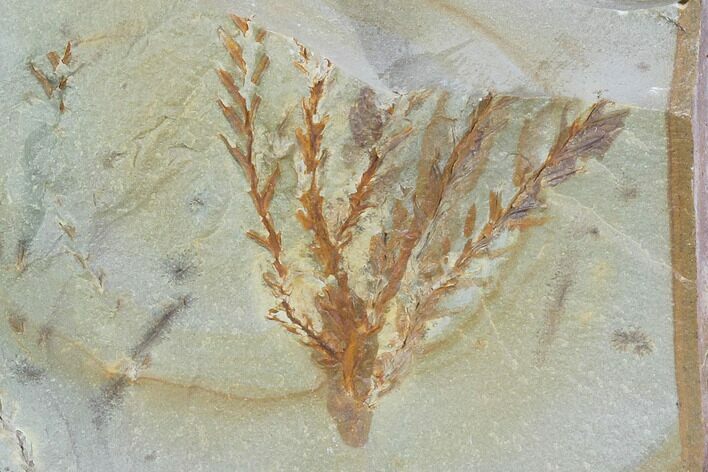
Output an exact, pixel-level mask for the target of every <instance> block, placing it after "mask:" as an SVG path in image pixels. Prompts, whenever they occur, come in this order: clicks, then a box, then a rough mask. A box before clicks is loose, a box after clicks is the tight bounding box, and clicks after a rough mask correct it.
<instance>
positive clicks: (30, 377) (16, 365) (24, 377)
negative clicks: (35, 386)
mask: <svg viewBox="0 0 708 472" xmlns="http://www.w3.org/2000/svg"><path fill="white" fill-rule="evenodd" d="M10 371H11V372H12V374H13V375H14V376H15V378H16V379H17V381H18V382H20V383H21V384H28V383H37V382H40V381H41V380H42V379H43V378H44V377H45V376H46V374H47V373H46V371H45V370H44V369H42V368H41V367H38V366H36V365H34V364H32V363H31V362H30V361H29V360H28V359H26V358H24V357H21V358H17V359H15V361H14V362H13V363H12V364H11V365H10Z"/></svg>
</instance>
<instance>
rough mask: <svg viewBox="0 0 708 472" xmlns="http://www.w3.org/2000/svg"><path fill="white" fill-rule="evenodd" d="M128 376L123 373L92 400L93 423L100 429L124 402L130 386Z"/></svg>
mask: <svg viewBox="0 0 708 472" xmlns="http://www.w3.org/2000/svg"><path fill="white" fill-rule="evenodd" d="M128 380H129V379H128V377H127V376H125V375H121V376H119V377H116V378H115V379H113V380H111V381H110V382H109V383H108V384H106V385H104V386H103V387H102V388H101V391H100V392H99V394H98V396H96V397H95V398H92V399H91V401H90V406H91V409H92V410H93V412H94V416H93V420H92V421H93V424H94V426H96V428H97V429H100V428H101V427H102V426H103V425H104V424H105V423H106V422H107V421H108V420H109V419H110V418H111V415H112V414H113V411H114V410H116V409H117V408H119V407H120V406H121V405H122V404H123V394H124V393H125V388H126V387H127V386H128Z"/></svg>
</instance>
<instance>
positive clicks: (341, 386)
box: [217, 15, 627, 446]
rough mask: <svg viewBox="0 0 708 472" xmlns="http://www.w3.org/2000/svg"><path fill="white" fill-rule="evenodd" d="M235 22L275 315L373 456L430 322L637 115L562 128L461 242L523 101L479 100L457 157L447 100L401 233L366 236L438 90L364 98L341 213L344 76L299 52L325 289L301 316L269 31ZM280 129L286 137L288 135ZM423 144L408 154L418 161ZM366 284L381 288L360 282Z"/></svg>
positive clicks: (305, 182)
mask: <svg viewBox="0 0 708 472" xmlns="http://www.w3.org/2000/svg"><path fill="white" fill-rule="evenodd" d="M231 19H232V22H233V25H234V27H235V31H236V32H237V33H236V35H232V34H229V33H228V32H227V31H226V30H225V29H220V30H219V35H220V37H221V41H222V43H223V44H224V47H225V48H226V51H227V52H228V55H229V56H230V59H231V62H232V63H233V66H234V67H233V70H232V71H228V70H226V69H218V70H217V74H218V77H219V80H220V81H221V84H222V85H223V87H224V89H225V90H226V92H227V93H228V95H229V97H230V101H229V102H228V103H227V102H225V101H223V100H218V102H217V103H218V106H219V107H220V108H221V111H222V113H223V115H224V117H225V118H226V120H227V121H228V123H229V124H230V125H231V129H232V131H233V132H234V134H235V140H234V141H232V140H230V139H229V138H227V137H226V136H224V135H220V137H221V140H222V141H223V142H224V144H225V146H226V148H227V150H228V152H229V153H230V154H231V156H232V157H233V159H234V161H235V162H236V163H237V164H238V166H239V167H240V168H241V170H242V172H243V174H244V176H245V179H246V183H247V186H248V189H249V190H248V193H249V195H250V197H251V201H252V203H253V206H254V208H255V211H256V213H257V215H258V217H259V219H260V223H261V226H262V229H261V230H260V231H255V230H251V231H248V232H247V236H248V238H250V239H251V240H253V241H254V242H255V243H256V244H258V245H259V246H261V247H262V248H263V249H265V250H266V251H267V253H268V254H269V256H270V265H271V268H272V269H271V270H268V271H266V272H265V273H264V275H263V280H264V282H265V284H266V286H267V287H268V288H269V289H270V291H271V293H272V295H273V297H274V299H275V300H276V304H275V306H274V307H273V308H272V309H271V310H270V311H269V313H268V315H267V317H268V318H269V319H271V320H273V321H275V322H277V323H279V324H280V325H281V326H282V327H283V328H285V329H286V330H287V331H289V332H291V333H293V334H295V335H296V336H297V337H298V338H299V339H300V341H301V342H303V343H304V344H305V345H307V346H308V347H310V348H312V349H313V351H314V352H315V353H316V356H315V359H316V360H317V362H318V363H319V365H320V366H322V368H323V369H324V370H325V372H326V373H327V374H328V377H329V379H330V382H329V397H328V402H327V403H328V409H329V411H330V413H331V415H332V417H333V419H334V421H335V423H336V424H337V427H338V429H339V432H340V434H341V435H342V438H343V439H344V441H345V442H346V443H347V444H349V445H352V446H363V445H364V444H365V443H366V440H367V437H368V433H369V428H370V423H371V414H372V411H373V408H374V406H375V404H376V402H377V399H378V398H379V397H380V396H381V395H383V394H384V393H386V392H388V391H390V390H391V388H392V387H393V386H394V385H395V384H396V383H397V382H399V381H400V380H401V378H402V376H403V374H404V373H405V372H406V369H407V367H408V366H409V365H410V363H411V361H412V359H413V357H414V355H415V354H416V353H420V352H421V349H420V348H421V347H422V343H423V341H424V339H425V335H426V332H427V328H428V326H429V322H431V321H433V320H435V319H438V318H440V317H441V316H445V315H447V314H451V312H450V310H446V309H444V308H442V306H443V305H444V304H442V303H441V302H442V301H443V300H444V299H445V297H447V296H449V295H450V294H452V293H454V292H455V291H456V290H459V289H461V288H462V287H463V286H465V283H466V280H465V278H466V277H468V274H469V273H470V271H471V270H472V268H473V265H474V264H475V261H481V260H482V259H485V258H493V257H495V254H496V249H498V248H495V245H498V244H499V243H498V241H500V240H502V239H503V238H500V236H501V235H502V234H503V233H505V232H511V231H523V230H526V229H529V228H532V227H534V226H537V225H541V224H544V222H545V220H544V219H543V218H539V217H538V216H537V215H538V214H539V213H540V212H541V211H542V210H543V208H544V207H545V203H544V202H545V199H544V190H545V189H547V188H549V187H553V186H556V185H558V184H560V183H562V182H564V181H566V180H567V179H569V178H570V177H572V176H573V175H575V174H576V173H578V172H579V171H580V170H581V169H582V164H583V162H584V161H586V160H587V159H589V158H591V157H596V158H598V159H600V158H602V157H603V156H604V154H605V153H606V152H607V150H608V149H609V148H610V146H611V145H612V143H613V141H614V140H615V138H616V137H617V135H618V133H619V132H620V131H621V130H622V128H623V126H624V120H625V118H626V116H627V111H626V110H617V109H612V107H611V106H610V104H609V102H607V101H600V102H598V103H596V104H594V105H592V106H591V107H590V108H589V109H587V110H586V111H585V112H583V113H582V114H581V115H579V116H578V117H577V118H575V120H574V121H572V123H570V124H569V125H561V129H560V130H559V132H558V135H557V138H556V141H555V143H554V144H553V146H552V147H551V149H550V150H549V151H548V154H547V155H546V158H545V159H544V160H543V161H542V162H541V163H540V164H538V165H537V166H535V167H534V165H533V164H532V163H531V162H530V160H529V159H527V158H526V157H524V156H522V155H520V156H519V158H518V160H517V163H516V169H515V171H514V175H513V176H511V181H512V182H513V184H514V185H515V188H516V190H515V192H514V194H513V195H512V196H511V198H509V199H508V200H506V201H505V199H504V198H503V196H502V195H501V193H500V192H494V191H493V192H490V193H489V194H488V198H487V203H486V205H488V209H487V212H486V221H485V222H483V223H481V222H480V223H478V209H477V207H476V206H474V205H472V206H471V207H469V208H466V209H463V210H464V211H463V212H462V213H463V216H464V218H463V219H464V221H463V222H462V223H461V228H459V234H457V235H453V234H451V233H450V231H449V230H448V227H449V226H450V225H448V224H447V223H448V220H447V219H446V216H445V214H446V213H447V212H448V210H449V209H450V208H453V207H459V205H460V202H461V201H462V200H463V199H462V198H460V197H461V196H464V195H467V194H470V193H471V192H474V191H475V189H476V187H477V181H478V179H479V177H480V175H481V174H482V173H483V172H484V169H485V166H486V165H487V162H488V160H489V153H490V149H491V147H492V144H493V142H494V137H495V136H496V135H497V133H498V131H499V130H501V129H502V128H503V127H504V126H505V125H506V122H507V118H508V113H509V109H510V105H511V104H512V102H513V101H514V99H513V98H511V97H502V96H496V95H494V94H491V93H490V94H488V95H487V96H486V97H484V98H483V99H481V100H480V101H479V102H478V103H477V104H476V106H475V108H474V110H473V112H472V113H471V114H470V117H469V120H468V122H467V125H466V127H465V128H464V130H463V132H462V133H461V135H460V136H457V137H456V138H455V139H454V143H453V144H452V145H451V148H450V149H449V150H448V151H447V152H445V151H443V150H442V149H444V146H443V145H441V144H440V141H442V140H445V139H446V138H448V137H450V136H451V135H454V133H455V126H456V125H455V122H454V121H453V120H450V119H449V118H447V117H446V114H445V107H446V104H447V96H446V95H445V94H442V95H440V96H439V100H438V103H437V106H436V107H435V108H436V109H435V113H434V116H433V118H432V119H431V121H430V123H429V124H428V125H427V126H426V127H425V129H424V130H423V131H424V134H423V136H422V143H423V144H422V146H421V148H420V153H421V155H420V157H419V159H418V161H419V165H418V174H417V180H416V183H415V186H414V188H412V189H408V190H406V191H403V192H402V193H403V195H404V197H403V198H401V199H397V200H395V202H394V205H393V209H392V212H391V213H392V214H391V218H390V220H391V223H390V227H389V228H387V229H386V228H381V230H380V231H378V232H376V233H375V234H374V235H373V236H367V234H369V233H367V231H365V230H364V228H363V225H362V218H363V217H364V216H365V215H366V214H367V212H368V211H369V210H370V209H371V208H372V207H374V206H376V205H377V202H379V201H381V200H382V199H385V197H386V195H385V193H386V192H385V190H383V191H382V188H384V187H385V185H381V182H384V181H385V180H384V175H388V177H387V178H389V179H390V176H391V173H390V172H388V173H387V172H386V171H384V168H385V167H386V166H387V163H388V162H389V161H390V160H391V159H394V157H393V154H394V153H395V152H398V150H400V149H401V148H403V146H402V143H404V142H406V141H407V139H408V138H409V137H410V136H412V135H413V134H415V130H414V128H413V126H412V125H411V124H410V122H409V121H408V117H409V116H410V115H411V114H412V113H414V112H415V110H416V109H418V108H419V107H420V106H421V105H422V104H424V103H425V102H427V101H428V98H429V97H430V96H431V95H432V93H431V92H430V91H422V92H415V93H411V94H409V96H406V97H402V98H400V99H398V100H397V101H396V102H394V103H393V105H391V106H389V107H387V108H385V107H380V106H379V105H377V103H376V94H375V93H374V92H373V91H372V90H371V89H368V88H365V89H362V92H361V94H360V97H359V101H358V102H357V103H356V104H355V105H354V106H353V107H352V110H351V112H350V114H349V123H350V129H351V131H352V140H353V142H354V144H355V145H356V148H357V149H361V150H362V155H365V156H366V163H365V165H364V166H363V170H362V172H361V174H360V175H359V176H358V178H357V180H356V186H355V187H354V190H353V192H352V193H351V194H350V195H349V196H348V202H347V204H346V208H345V209H344V210H343V211H341V212H339V214H338V215H336V216H335V215H333V214H332V213H334V212H333V211H331V210H330V208H331V205H328V202H327V201H326V200H325V197H324V196H323V193H322V183H321V180H322V178H323V175H324V173H323V170H324V169H325V166H327V162H328V161H329V160H332V159H337V158H339V157H340V156H333V155H332V154H331V151H330V150H329V149H326V148H325V145H324V143H325V135H326V133H327V132H328V129H330V128H329V124H330V116H329V115H328V114H327V113H324V112H323V111H322V110H323V103H324V102H325V100H326V98H327V91H328V89H329V87H330V83H331V82H332V80H333V76H334V69H333V66H332V64H331V63H330V62H329V61H328V60H327V59H318V58H315V57H314V56H313V54H312V53H311V52H310V51H309V50H308V49H307V48H306V47H305V46H303V45H301V44H300V43H297V42H295V44H296V46H297V48H298V56H297V60H296V61H295V62H294V65H295V67H296V68H297V70H299V71H300V72H301V73H302V74H303V75H304V77H305V80H306V81H307V84H308V88H307V93H306V94H305V95H304V96H303V97H302V99H301V103H300V109H301V116H302V124H301V125H300V126H299V127H297V128H296V129H295V132H294V136H293V139H294V141H295V143H296V145H297V148H298V150H299V154H298V156H299V157H298V159H299V162H298V163H297V166H296V167H297V168H299V169H301V171H300V176H299V178H300V179H301V182H300V184H301V185H300V186H299V188H300V189H301V190H300V193H299V195H297V198H298V201H299V205H300V208H299V209H298V210H297V211H296V214H295V215H294V216H295V218H296V219H297V221H299V223H300V225H301V226H302V228H303V229H304V230H305V231H306V232H307V233H308V234H309V237H310V244H309V251H310V254H311V255H312V259H313V260H314V261H315V262H316V264H317V272H318V274H317V275H318V276H319V279H320V280H321V281H322V284H321V286H320V288H318V289H317V291H316V293H314V294H313V295H312V296H313V299H312V302H313V303H312V304H311V305H309V306H314V307H315V309H314V311H316V317H313V315H314V314H313V313H305V312H304V311H305V310H303V309H302V308H299V307H298V306H296V303H295V302H294V301H293V299H292V297H291V291H292V284H293V281H292V280H291V278H290V274H291V270H290V268H289V266H288V262H287V261H288V259H287V257H286V254H285V246H284V244H283V240H282V237H281V233H280V232H279V231H278V229H277V227H276V221H275V219H274V217H273V214H272V213H271V203H272V201H273V198H274V196H275V194H276V191H277V190H278V183H279V179H280V175H281V174H280V167H279V165H278V164H274V165H273V164H271V165H270V171H269V172H267V175H266V176H265V177H264V178H261V176H260V175H259V172H263V170H262V169H264V168H268V167H269V166H268V165H267V162H266V163H265V165H258V166H257V165H256V162H255V155H256V148H257V146H258V145H259V143H257V142H256V141H257V136H260V135H259V134H258V133H257V111H258V106H259V104H260V103H261V100H262V99H261V96H260V95H259V89H260V85H261V83H262V81H263V80H265V79H266V77H267V75H268V69H269V67H270V65H271V60H270V58H269V57H268V55H267V54H266V46H267V43H268V41H267V33H266V31H265V30H262V29H257V28H254V27H253V26H252V24H251V22H250V20H248V19H245V18H241V17H238V16H233V15H232V17H231ZM245 50H248V51H249V54H245V52H244V51H245ZM247 57H248V58H249V59H247ZM251 58H252V59H251ZM565 114H567V111H566V112H565ZM281 128H282V126H280V127H278V133H279V135H282V134H283V129H281ZM264 148H267V146H264ZM413 148H414V147H410V149H408V152H417V151H415V150H414V149H413ZM259 149H260V148H259ZM259 152H261V151H260V150H259ZM259 155H261V154H259ZM394 160H395V159H394ZM399 173H400V169H399ZM393 175H394V177H395V176H396V174H395V173H394V174H393ZM391 198H393V197H391ZM367 237H368V238H369V241H368V243H369V260H368V263H367V264H366V270H365V271H364V272H363V273H362V272H361V271H359V272H356V273H355V272H353V271H352V269H351V268H350V267H349V266H348V264H347V259H346V257H345V256H346V251H347V250H349V248H350V246H352V242H353V241H355V240H357V239H358V238H367ZM361 278H364V279H366V281H367V282H369V283H368V284H358V283H356V284H355V283H353V281H358V280H361ZM467 282H469V281H467ZM362 286H368V287H374V288H373V289H372V290H370V291H369V292H368V293H358V291H361V288H358V289H357V290H355V287H362ZM386 326H388V327H390V328H392V331H393V332H394V333H395V338H394V339H393V341H391V342H389V344H388V345H387V346H386V347H384V348H382V347H380V343H379V337H380V336H381V333H382V332H384V331H385V330H384V329H383V328H384V327H386ZM387 332H389V333H390V332H391V330H390V329H389V330H388V331H387Z"/></svg>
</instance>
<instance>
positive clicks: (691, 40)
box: [666, 1, 704, 471]
mask: <svg viewBox="0 0 708 472" xmlns="http://www.w3.org/2000/svg"><path fill="white" fill-rule="evenodd" d="M700 8H701V4H700V2H699V1H691V2H689V3H687V4H686V6H685V8H684V9H683V10H682V11H681V14H680V16H679V24H680V26H681V28H678V29H677V31H676V58H675V64H674V72H673V79H672V84H671V93H670V96H669V110H668V113H667V115H666V128H667V140H668V199H669V211H670V217H671V223H670V233H671V265H672V267H673V270H674V273H675V274H680V275H678V276H674V277H672V279H671V283H672V295H673V307H674V309H673V319H674V359H675V370H676V387H677V393H678V403H679V438H680V442H681V462H682V466H683V468H684V469H685V470H691V471H693V470H695V471H698V470H702V469H703V466H704V464H703V455H704V452H703V451H704V437H703V424H702V411H701V397H700V374H699V373H700V369H699V365H700V359H699V355H698V341H697V340H698V320H697V304H696V301H697V292H696V284H695V281H696V252H695V241H696V233H695V216H694V215H695V213H694V206H693V189H692V185H691V181H692V178H693V171H692V168H693V167H692V166H693V134H692V124H691V114H692V100H693V96H694V92H695V84H696V73H695V72H696V59H697V45H698V42H697V38H698V31H699V26H700Z"/></svg>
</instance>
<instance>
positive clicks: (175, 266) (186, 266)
mask: <svg viewBox="0 0 708 472" xmlns="http://www.w3.org/2000/svg"><path fill="white" fill-rule="evenodd" d="M164 265H165V271H166V273H167V277H168V278H169V280H170V282H172V283H174V284H182V283H184V282H187V281H189V280H191V279H193V278H195V277H196V276H197V275H199V263H198V260H197V257H196V256H195V255H194V253H193V252H192V251H182V252H180V253H177V254H173V255H172V256H170V257H168V258H167V260H166V261H165V264H164Z"/></svg>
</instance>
